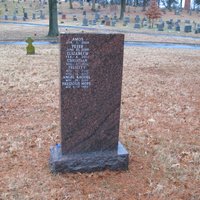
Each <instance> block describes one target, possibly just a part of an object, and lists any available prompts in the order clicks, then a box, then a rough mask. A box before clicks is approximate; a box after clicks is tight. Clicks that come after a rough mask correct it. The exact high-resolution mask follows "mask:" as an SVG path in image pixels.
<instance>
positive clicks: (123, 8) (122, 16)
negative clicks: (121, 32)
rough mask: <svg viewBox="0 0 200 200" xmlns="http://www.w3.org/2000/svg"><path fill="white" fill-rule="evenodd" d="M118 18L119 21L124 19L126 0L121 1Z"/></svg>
mask: <svg viewBox="0 0 200 200" xmlns="http://www.w3.org/2000/svg"><path fill="white" fill-rule="evenodd" d="M120 9H121V10H120V17H119V19H121V20H122V19H123V18H124V12H125V9H126V0H121V7H120Z"/></svg>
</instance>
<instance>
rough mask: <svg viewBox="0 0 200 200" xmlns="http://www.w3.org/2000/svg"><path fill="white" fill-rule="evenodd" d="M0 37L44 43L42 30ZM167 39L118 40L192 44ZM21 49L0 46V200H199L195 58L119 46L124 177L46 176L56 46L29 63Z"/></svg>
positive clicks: (55, 129) (54, 120) (199, 98)
mask: <svg viewBox="0 0 200 200" xmlns="http://www.w3.org/2000/svg"><path fill="white" fill-rule="evenodd" d="M193 17H194V16H193ZM44 23H45V22H44ZM71 23H72V22H71ZM66 24H67V23H66ZM71 25H73V23H72V24H71ZM0 28H1V30H3V31H0V38H1V40H16V41H18V40H25V39H26V38H27V36H32V37H33V38H34V39H36V40H37V39H41V40H44V39H48V38H46V34H47V32H48V29H47V27H23V26H19V25H17V24H9V25H8V24H6V25H5V24H0ZM106 28H108V29H110V27H106ZM62 30H63V31H64V30H65V29H64V28H61V31H62ZM127 30H128V29H127ZM67 31H69V32H74V31H75V32H81V31H82V30H77V29H68V30H67ZM98 31H100V32H101V31H102V32H103V31H104V30H103V29H102V27H99V30H98ZM147 31H148V30H147ZM87 32H92V30H90V31H87ZM138 32H140V31H138ZM151 33H153V32H152V31H151ZM167 34H168V35H166V36H162V37H158V36H157V35H152V34H150V35H148V34H136V33H126V34H125V39H126V40H127V41H128V40H130V41H134V40H138V41H154V42H173V43H191V44H199V43H200V42H199V40H195V39H193V38H174V37H170V34H171V33H170V32H169V33H167ZM173 34H175V33H173ZM182 35H183V36H184V33H182ZM187 35H189V36H192V37H197V36H196V35H194V34H193V33H188V34H187ZM25 48H26V45H0V52H1V58H0V85H1V87H0V127H1V128H0V133H1V134H0V159H1V165H0V177H1V178H0V199H6V200H7V199H73V200H78V199H83V200H87V199H102V200H106V199H108V200H111V199H115V200H117V199H118V200H120V199H121V200H124V199H128V200H129V199H130V200H147V199H150V200H157V199H161V200H165V199H166V200H168V199H170V200H172V199H173V200H174V199H176V200H199V199H200V191H199V185H200V145H199V144H200V93H199V91H200V59H199V53H200V51H199V50H191V49H163V48H147V47H126V46H125V49H124V69H123V87H122V104H121V118H120V141H121V142H122V143H123V144H124V145H125V146H126V148H127V149H128V152H129V154H130V156H129V170H128V171H121V172H113V171H103V172H95V173H83V174H82V173H76V174H70V173H67V174H52V173H51V172H50V170H49V165H48V159H49V154H50V152H49V148H50V146H52V145H55V144H56V143H59V142H60V122H59V45H57V44H55V45H36V54H35V55H31V56H27V55H26V49H25Z"/></svg>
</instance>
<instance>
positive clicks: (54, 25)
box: [48, 0, 59, 37]
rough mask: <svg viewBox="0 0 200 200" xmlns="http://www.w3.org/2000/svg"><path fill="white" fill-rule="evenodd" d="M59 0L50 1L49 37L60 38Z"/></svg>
mask: <svg viewBox="0 0 200 200" xmlns="http://www.w3.org/2000/svg"><path fill="white" fill-rule="evenodd" d="M58 34H59V33H58V18H57V0H49V33H48V36H50V37H54V36H58Z"/></svg>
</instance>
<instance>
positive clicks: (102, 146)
mask: <svg viewBox="0 0 200 200" xmlns="http://www.w3.org/2000/svg"><path fill="white" fill-rule="evenodd" d="M60 43H61V46H60V49H61V70H60V72H61V74H60V88H61V89H60V104H61V105H60V108H61V145H60V144H57V145H56V146H54V147H51V148H50V168H51V171H52V172H92V171H100V170H104V169H110V170H126V169H127V168H128V152H127V151H126V149H125V148H124V147H123V146H122V144H121V143H120V142H118V139H119V121H120V104H121V85H122V71H123V70H122V66H123V46H124V36H123V35H122V34H61V35H60Z"/></svg>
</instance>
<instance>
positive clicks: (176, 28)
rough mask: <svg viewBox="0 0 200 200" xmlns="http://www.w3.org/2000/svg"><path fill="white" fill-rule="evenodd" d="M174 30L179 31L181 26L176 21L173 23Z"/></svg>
mask: <svg viewBox="0 0 200 200" xmlns="http://www.w3.org/2000/svg"><path fill="white" fill-rule="evenodd" d="M175 30H176V31H179V32H180V31H181V27H180V25H179V24H178V23H176V24H175Z"/></svg>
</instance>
